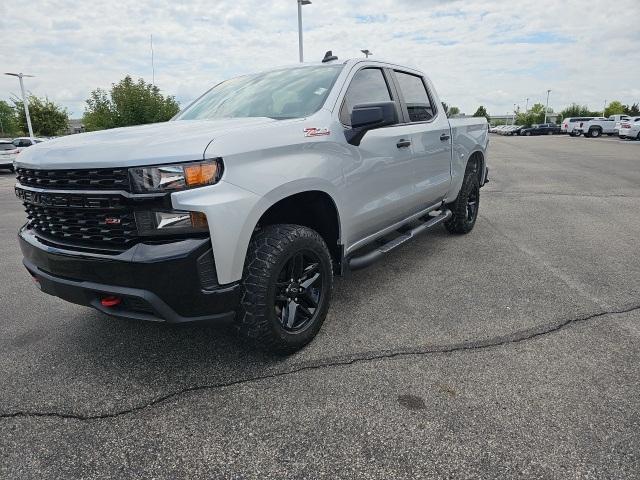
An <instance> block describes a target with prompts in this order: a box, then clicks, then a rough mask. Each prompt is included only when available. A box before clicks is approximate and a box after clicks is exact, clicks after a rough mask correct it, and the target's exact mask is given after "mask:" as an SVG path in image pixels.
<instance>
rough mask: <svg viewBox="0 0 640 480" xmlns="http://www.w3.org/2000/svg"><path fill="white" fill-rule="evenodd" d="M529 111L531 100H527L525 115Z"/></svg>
mask: <svg viewBox="0 0 640 480" xmlns="http://www.w3.org/2000/svg"><path fill="white" fill-rule="evenodd" d="M528 111H529V99H528V98H527V105H526V106H525V107H524V113H527V112H528Z"/></svg>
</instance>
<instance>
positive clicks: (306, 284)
mask: <svg viewBox="0 0 640 480" xmlns="http://www.w3.org/2000/svg"><path fill="white" fill-rule="evenodd" d="M319 278H320V273H316V274H315V275H314V276H312V277H311V278H308V279H306V280H305V281H304V282H301V283H300V286H301V287H302V288H304V289H307V288H309V287H310V286H311V285H313V284H314V283H316V282H317V281H318V279H319Z"/></svg>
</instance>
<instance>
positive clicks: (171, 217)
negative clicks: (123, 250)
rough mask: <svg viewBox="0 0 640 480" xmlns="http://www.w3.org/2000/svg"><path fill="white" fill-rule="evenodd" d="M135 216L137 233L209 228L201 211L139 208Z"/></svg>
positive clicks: (155, 233)
mask: <svg viewBox="0 0 640 480" xmlns="http://www.w3.org/2000/svg"><path fill="white" fill-rule="evenodd" d="M135 216H136V226H137V227H138V234H139V235H176V234H181V233H198V232H206V231H208V229H209V226H208V224H207V217H206V215H205V214H204V213H202V212H181V211H177V210H168V211H152V210H140V211H137V212H135Z"/></svg>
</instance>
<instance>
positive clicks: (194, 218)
mask: <svg viewBox="0 0 640 480" xmlns="http://www.w3.org/2000/svg"><path fill="white" fill-rule="evenodd" d="M191 226H192V227H193V228H197V229H201V228H208V226H209V224H208V223H207V216H206V215H205V214H204V213H202V212H191Z"/></svg>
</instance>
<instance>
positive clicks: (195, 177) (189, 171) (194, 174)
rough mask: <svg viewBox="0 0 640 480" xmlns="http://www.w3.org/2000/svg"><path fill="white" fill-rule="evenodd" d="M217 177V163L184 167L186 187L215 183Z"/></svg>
mask: <svg viewBox="0 0 640 480" xmlns="http://www.w3.org/2000/svg"><path fill="white" fill-rule="evenodd" d="M217 177H218V164H217V162H211V163H197V164H195V165H188V166H186V167H184V178H185V183H186V185H187V186H188V187H199V186H202V185H212V184H214V183H216V180H217Z"/></svg>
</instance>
